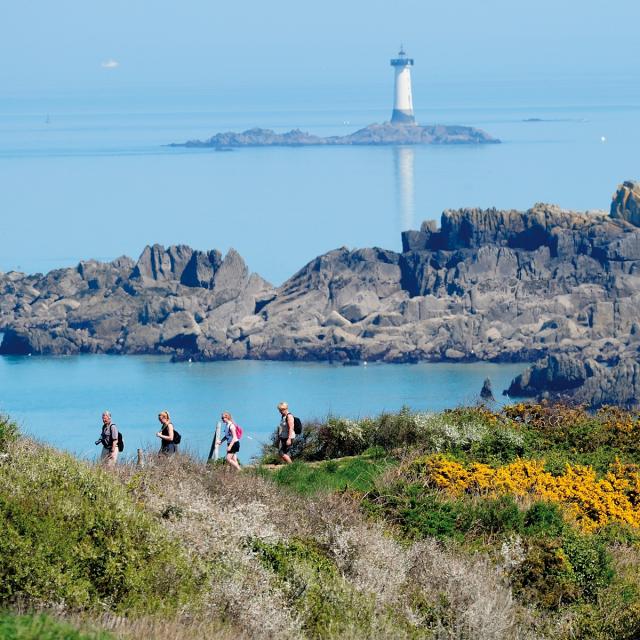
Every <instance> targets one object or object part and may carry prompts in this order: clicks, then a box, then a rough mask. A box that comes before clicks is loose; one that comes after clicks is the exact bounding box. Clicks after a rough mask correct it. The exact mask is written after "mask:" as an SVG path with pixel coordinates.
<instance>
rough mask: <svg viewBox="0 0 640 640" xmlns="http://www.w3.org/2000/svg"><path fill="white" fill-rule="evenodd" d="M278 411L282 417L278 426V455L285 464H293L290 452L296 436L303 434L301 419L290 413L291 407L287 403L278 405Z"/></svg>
mask: <svg viewBox="0 0 640 640" xmlns="http://www.w3.org/2000/svg"><path fill="white" fill-rule="evenodd" d="M278 411H279V412H280V416H281V420H280V425H279V426H278V453H279V454H280V459H281V460H282V461H283V462H284V463H285V464H291V463H292V460H291V456H290V455H289V452H290V451H291V446H292V445H293V441H294V440H295V437H296V435H300V434H301V433H302V422H300V418H296V417H295V416H294V415H293V414H292V413H290V412H289V405H288V404H287V403H286V402H281V403H280V404H279V405H278Z"/></svg>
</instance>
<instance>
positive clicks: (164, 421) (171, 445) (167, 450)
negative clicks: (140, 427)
mask: <svg viewBox="0 0 640 640" xmlns="http://www.w3.org/2000/svg"><path fill="white" fill-rule="evenodd" d="M158 420H159V421H160V424H161V425H162V429H160V431H158V433H156V436H157V437H158V438H160V451H159V453H161V454H163V455H165V456H170V455H173V454H174V453H175V452H176V451H177V449H176V444H175V442H174V441H173V438H174V435H175V429H174V428H173V424H171V418H170V417H169V412H168V411H161V412H160V413H159V414H158Z"/></svg>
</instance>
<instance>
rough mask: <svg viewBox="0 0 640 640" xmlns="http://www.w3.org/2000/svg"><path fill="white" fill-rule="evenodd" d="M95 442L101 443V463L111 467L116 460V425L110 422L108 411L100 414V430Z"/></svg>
mask: <svg viewBox="0 0 640 640" xmlns="http://www.w3.org/2000/svg"><path fill="white" fill-rule="evenodd" d="M96 444H102V453H101V454H100V460H101V462H102V464H104V465H105V466H107V467H113V466H114V465H115V464H116V462H117V460H118V427H116V425H115V424H113V422H111V413H109V412H108V411H105V412H103V414H102V432H101V434H100V439H99V440H96Z"/></svg>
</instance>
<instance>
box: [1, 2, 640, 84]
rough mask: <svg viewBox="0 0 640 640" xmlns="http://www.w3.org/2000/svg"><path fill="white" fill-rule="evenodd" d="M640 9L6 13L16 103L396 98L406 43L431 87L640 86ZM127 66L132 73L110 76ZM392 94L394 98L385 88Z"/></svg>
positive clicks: (614, 5)
mask: <svg viewBox="0 0 640 640" xmlns="http://www.w3.org/2000/svg"><path fill="white" fill-rule="evenodd" d="M638 24H640V2H637V0H609V1H608V2H604V1H603V0H579V1H578V0H569V1H567V0H565V1H561V0H537V1H535V2H531V1H529V0H527V1H515V0H484V1H483V2H478V1H477V0H447V1H446V2H445V1H438V2H434V1H429V0H404V1H403V2H389V0H366V1H358V2H348V1H346V2H345V1H344V0H323V1H322V2H301V1H300V0H272V1H270V2H263V1H256V0H253V1H250V2H247V1H244V2H243V1H240V2H228V1H224V2H219V1H212V0H183V1H181V2H176V1H175V0H170V1H169V0H157V1H154V2H151V1H140V0H106V1H104V2H93V1H87V0H56V1H55V2H51V0H35V1H33V0H32V1H26V2H8V1H7V2H4V3H3V7H2V18H1V20H0V59H1V60H2V61H3V64H2V65H0V87H2V91H3V92H4V93H5V95H11V94H20V93H22V92H25V91H26V92H49V91H55V90H59V91H65V90H73V91H79V92H82V91H84V90H87V91H100V90H103V91H116V92H117V91H125V90H126V91H130V90H132V89H134V88H137V89H151V88H161V89H163V90H166V89H168V88H171V87H175V88H177V89H180V88H183V89H196V90H198V89H206V88H208V87H217V88H227V87H228V88H229V89H231V90H239V88H241V87H243V86H246V87H252V88H253V89H259V88H260V87H269V88H271V89H275V88H283V87H286V86H290V85H291V84H294V85H295V86H296V87H299V88H301V89H303V88H305V87H309V86H313V87H315V88H316V89H317V88H318V86H320V87H321V86H327V87H331V88H335V87H339V86H351V85H352V84H353V83H354V82H356V81H357V82H358V85H359V86H360V87H366V86H367V85H371V86H373V85H375V84H376V83H379V82H385V83H387V84H388V78H387V77H386V76H382V75H381V74H380V67H381V65H384V64H388V58H389V56H390V55H392V54H393V53H394V52H395V50H396V48H397V46H398V44H399V42H400V41H403V42H404V43H405V45H406V48H407V50H408V51H409V53H410V54H411V55H412V56H414V57H415V58H416V60H417V62H418V63H419V65H420V69H421V75H420V77H422V78H426V77H427V74H428V78H429V81H430V82H434V81H441V80H443V79H445V78H454V79H463V78H469V79H474V80H476V81H478V80H479V81H482V80H483V79H512V78H516V77H522V76H527V75H532V76H533V77H538V78H539V77H540V76H543V77H544V76H549V77H550V78H558V79H560V80H561V79H562V78H563V77H567V76H572V75H576V74H578V75H591V74H594V76H598V75H604V74H612V73H615V74H618V75H620V76H623V77H629V79H630V81H631V82H633V81H636V82H637V81H638V79H640V72H639V70H638V60H640V40H639V39H638V37H637V25H638ZM111 59H112V60H115V61H117V62H118V63H119V66H118V67H117V68H114V69H106V68H102V67H101V64H102V63H103V62H105V61H108V60H111ZM385 87H386V85H385Z"/></svg>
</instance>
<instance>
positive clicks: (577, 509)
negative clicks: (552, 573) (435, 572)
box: [410, 455, 640, 532]
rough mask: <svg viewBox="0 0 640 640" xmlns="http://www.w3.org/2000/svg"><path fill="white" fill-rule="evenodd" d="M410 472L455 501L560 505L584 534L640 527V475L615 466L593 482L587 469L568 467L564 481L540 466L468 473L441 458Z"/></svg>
mask: <svg viewBox="0 0 640 640" xmlns="http://www.w3.org/2000/svg"><path fill="white" fill-rule="evenodd" d="M410 470H411V472H413V473H414V474H416V475H417V476H418V477H420V478H421V479H423V480H424V481H426V482H427V483H428V484H429V486H432V487H435V488H438V489H441V490H443V491H447V492H449V493H452V494H454V495H461V494H463V493H472V494H481V495H490V496H498V495H506V494H508V495H514V496H521V497H522V496H527V495H531V496H534V497H537V498H541V499H544V500H548V501H549V502H555V503H558V504H560V505H562V506H563V507H564V509H565V511H566V512H567V514H568V515H569V516H570V517H571V518H572V519H574V520H575V521H576V523H577V524H578V525H579V526H580V527H581V528H582V529H583V530H584V531H585V532H593V531H596V530H597V529H599V528H601V527H603V526H605V525H606V524H608V523H610V522H618V523H625V524H628V525H631V526H633V527H640V471H639V469H638V467H637V466H635V465H623V464H620V463H619V462H616V463H615V464H613V465H611V467H610V468H609V471H608V473H607V474H606V475H605V476H604V477H602V478H599V479H598V478H597V476H596V473H595V471H594V470H593V469H592V468H591V467H585V466H581V465H575V466H572V465H567V466H566V468H565V472H564V474H562V475H559V476H554V475H552V474H551V473H549V472H548V471H545V470H544V460H516V461H515V462H512V463H511V464H508V465H504V466H501V467H497V468H496V467H491V466H489V465H486V464H481V463H473V464H469V465H467V466H466V467H465V466H464V465H462V464H460V463H459V462H456V461H455V460H450V459H449V458H446V457H444V456H442V455H432V456H424V457H421V458H418V459H417V460H414V461H413V462H412V463H411V467H410Z"/></svg>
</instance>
